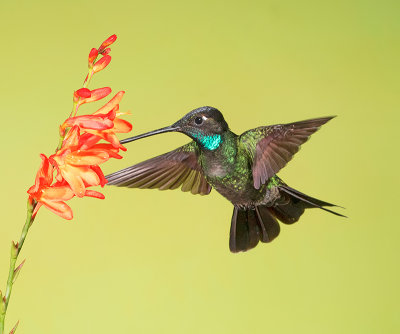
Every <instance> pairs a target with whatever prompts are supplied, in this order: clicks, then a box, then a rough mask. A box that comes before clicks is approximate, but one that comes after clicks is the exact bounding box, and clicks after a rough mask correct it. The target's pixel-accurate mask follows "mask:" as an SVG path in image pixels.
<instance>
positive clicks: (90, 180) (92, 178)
mask: <svg viewBox="0 0 400 334" xmlns="http://www.w3.org/2000/svg"><path fill="white" fill-rule="evenodd" d="M80 177H81V178H82V181H83V182H84V184H85V186H86V187H90V186H98V185H99V184H100V177H99V176H98V175H97V173H96V172H95V171H94V170H93V169H91V168H88V167H87V168H85V169H81V173H80Z"/></svg>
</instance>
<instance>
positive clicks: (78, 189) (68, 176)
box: [60, 165, 87, 197]
mask: <svg viewBox="0 0 400 334" xmlns="http://www.w3.org/2000/svg"><path fill="white" fill-rule="evenodd" d="M85 169H87V167H75V166H71V165H66V166H65V167H64V168H60V172H61V175H62V177H63V178H64V180H65V181H67V182H68V184H69V186H70V187H71V189H72V191H73V192H74V194H75V195H76V196H78V197H83V196H85V184H84V183H83V180H82V178H81V174H82V171H85Z"/></svg>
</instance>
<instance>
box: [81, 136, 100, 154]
mask: <svg viewBox="0 0 400 334" xmlns="http://www.w3.org/2000/svg"><path fill="white" fill-rule="evenodd" d="M100 139H101V138H100V137H99V136H96V135H95V134H91V133H85V134H83V135H82V136H81V137H80V138H79V147H80V149H81V150H87V149H88V148H91V147H92V146H93V145H95V144H96V143H98V142H99V140H100Z"/></svg>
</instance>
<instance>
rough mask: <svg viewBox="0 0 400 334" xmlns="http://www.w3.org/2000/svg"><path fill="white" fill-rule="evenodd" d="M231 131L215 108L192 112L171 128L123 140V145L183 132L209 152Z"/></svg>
mask: <svg viewBox="0 0 400 334" xmlns="http://www.w3.org/2000/svg"><path fill="white" fill-rule="evenodd" d="M227 130H229V127H228V124H227V123H226V122H225V119H224V116H222V113H221V112H220V111H219V110H218V109H216V108H213V107H200V108H197V109H194V110H192V111H191V112H189V113H188V114H186V115H185V116H183V117H182V118H181V119H180V120H179V121H177V122H175V123H174V124H172V125H171V126H167V127H165V128H161V129H158V130H154V131H150V132H147V133H144V134H142V135H138V136H135V137H131V138H127V139H123V140H121V144H125V143H129V142H131V141H134V140H137V139H141V138H144V137H148V136H153V135H156V134H159V133H164V132H182V133H184V134H185V135H187V136H189V137H191V138H192V139H193V140H195V141H196V142H198V143H199V144H201V145H202V146H203V147H205V148H206V149H209V150H214V149H216V148H217V147H218V146H219V144H220V142H221V135H222V134H223V133H224V132H225V131H227Z"/></svg>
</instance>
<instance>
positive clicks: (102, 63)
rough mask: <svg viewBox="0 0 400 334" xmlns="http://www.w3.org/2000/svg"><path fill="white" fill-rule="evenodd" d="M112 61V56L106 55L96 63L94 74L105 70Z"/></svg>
mask: <svg viewBox="0 0 400 334" xmlns="http://www.w3.org/2000/svg"><path fill="white" fill-rule="evenodd" d="M110 61H111V56H109V55H106V56H104V57H102V58H101V59H100V60H98V61H97V62H96V64H94V66H93V73H97V72H99V71H101V70H103V69H104V68H105V67H106V66H107V65H108V64H109V63H110Z"/></svg>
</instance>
